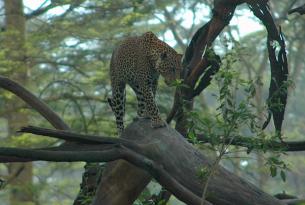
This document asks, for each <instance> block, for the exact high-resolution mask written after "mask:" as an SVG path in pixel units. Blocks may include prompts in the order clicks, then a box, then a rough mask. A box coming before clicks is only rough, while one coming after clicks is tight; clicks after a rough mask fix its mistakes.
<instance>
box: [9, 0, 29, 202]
mask: <svg viewBox="0 0 305 205" xmlns="http://www.w3.org/2000/svg"><path fill="white" fill-rule="evenodd" d="M4 4H5V30H6V33H5V41H4V42H3V44H4V46H5V49H6V59H7V60H8V62H9V64H8V65H9V68H8V70H9V72H10V73H11V74H10V76H12V78H13V79H14V80H16V81H18V82H19V83H21V84H23V85H26V83H27V72H28V68H27V65H26V62H25V59H26V54H25V53H26V52H25V17H24V13H23V2H22V0H5V1H4ZM13 98H14V99H10V102H11V103H7V105H6V108H7V109H8V110H12V111H13V112H12V113H9V114H8V115H7V117H6V119H7V120H8V125H9V128H8V130H9V136H14V135H15V134H16V130H18V129H19V128H20V127H22V126H25V125H28V117H27V114H26V113H25V112H24V111H20V110H19V109H20V107H21V106H20V104H21V103H22V102H21V101H20V100H19V99H17V98H16V97H13ZM12 102H14V103H12ZM8 171H9V175H10V179H11V180H10V185H11V186H12V188H11V195H10V204H11V205H20V204H33V203H32V202H33V193H32V188H31V186H32V176H33V167H32V163H11V164H9V165H8Z"/></svg>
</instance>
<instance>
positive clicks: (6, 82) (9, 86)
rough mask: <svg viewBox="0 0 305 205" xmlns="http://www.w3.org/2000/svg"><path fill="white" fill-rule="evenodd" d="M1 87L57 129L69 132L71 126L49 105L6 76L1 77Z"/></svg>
mask: <svg viewBox="0 0 305 205" xmlns="http://www.w3.org/2000/svg"><path fill="white" fill-rule="evenodd" d="M0 87H2V88H3V89H6V90H8V91H10V92H12V93H14V94H15V95H16V96H18V97H19V98H21V99H22V100H23V101H25V102H26V103H27V104H28V105H30V106H31V107H32V108H33V109H35V110H36V111H37V112H39V113H40V114H41V115H42V116H43V117H44V118H45V119H47V120H48V121H49V122H50V123H51V124H52V125H53V126H54V127H55V128H57V129H60V130H69V126H68V125H67V124H66V123H65V122H64V121H63V120H62V119H61V118H60V117H59V116H58V115H57V114H56V113H55V112H54V111H53V110H51V109H50V108H49V107H48V105H47V104H45V103H44V102H42V101H41V100H39V99H38V98H37V97H36V96H35V95H33V94H32V93H31V92H30V91H28V90H27V89H25V88H24V87H22V86H21V85H19V84H18V83H17V82H15V81H12V80H10V79H8V78H6V77H4V76H0Z"/></svg>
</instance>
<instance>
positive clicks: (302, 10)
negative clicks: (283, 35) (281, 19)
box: [288, 4, 305, 15]
mask: <svg viewBox="0 0 305 205" xmlns="http://www.w3.org/2000/svg"><path fill="white" fill-rule="evenodd" d="M293 13H299V14H300V15H303V14H305V4H304V5H303V6H300V7H297V8H294V9H291V10H289V11H288V14H293Z"/></svg>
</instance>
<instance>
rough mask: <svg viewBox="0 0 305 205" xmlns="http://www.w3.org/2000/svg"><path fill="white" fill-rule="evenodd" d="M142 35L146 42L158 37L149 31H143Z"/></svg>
mask: <svg viewBox="0 0 305 205" xmlns="http://www.w3.org/2000/svg"><path fill="white" fill-rule="evenodd" d="M143 37H144V40H145V41H146V42H152V41H154V40H156V39H158V37H157V36H156V35H155V34H154V33H153V32H151V31H148V32H146V33H144V34H143Z"/></svg>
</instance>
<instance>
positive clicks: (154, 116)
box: [140, 81, 166, 128]
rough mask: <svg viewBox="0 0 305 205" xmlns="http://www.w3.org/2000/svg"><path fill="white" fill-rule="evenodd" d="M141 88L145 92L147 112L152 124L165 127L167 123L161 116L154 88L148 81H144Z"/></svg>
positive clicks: (155, 126)
mask: <svg viewBox="0 0 305 205" xmlns="http://www.w3.org/2000/svg"><path fill="white" fill-rule="evenodd" d="M146 82H147V81H146ZM140 89H141V92H142V93H143V97H144V102H145V109H146V112H147V113H148V114H149V116H150V117H151V126H152V127H153V128H158V127H164V126H165V125H166V123H165V122H164V121H163V120H162V119H161V117H160V114H159V109H158V107H157V105H156V103H155V99H154V94H153V92H152V88H151V87H150V86H149V84H148V83H144V84H143V85H142V86H140Z"/></svg>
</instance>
